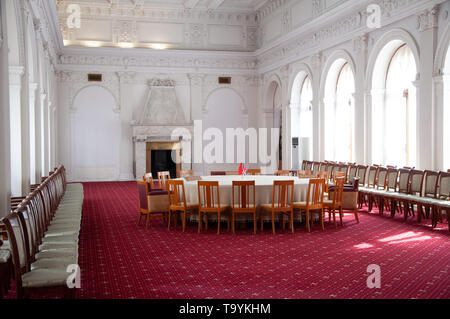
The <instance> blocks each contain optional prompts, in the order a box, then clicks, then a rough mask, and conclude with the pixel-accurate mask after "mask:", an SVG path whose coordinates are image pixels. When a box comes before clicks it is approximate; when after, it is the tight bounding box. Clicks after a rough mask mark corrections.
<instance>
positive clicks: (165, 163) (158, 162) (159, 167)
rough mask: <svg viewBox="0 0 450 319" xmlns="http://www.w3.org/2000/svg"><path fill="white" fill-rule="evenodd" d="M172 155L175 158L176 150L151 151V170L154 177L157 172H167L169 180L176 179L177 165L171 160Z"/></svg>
mask: <svg viewBox="0 0 450 319" xmlns="http://www.w3.org/2000/svg"><path fill="white" fill-rule="evenodd" d="M172 154H173V156H174V158H175V157H176V150H152V151H151V165H152V167H151V170H152V175H153V176H154V177H156V176H158V172H162V171H169V172H170V178H176V177H177V165H176V163H175V162H174V161H173V160H172Z"/></svg>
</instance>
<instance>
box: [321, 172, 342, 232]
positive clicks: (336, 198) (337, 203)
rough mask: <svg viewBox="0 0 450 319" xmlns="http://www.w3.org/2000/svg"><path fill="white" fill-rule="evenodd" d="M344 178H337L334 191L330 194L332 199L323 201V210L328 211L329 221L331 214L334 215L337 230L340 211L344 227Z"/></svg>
mask: <svg viewBox="0 0 450 319" xmlns="http://www.w3.org/2000/svg"><path fill="white" fill-rule="evenodd" d="M344 182H345V178H344V177H338V178H336V183H335V184H334V186H333V189H332V191H331V192H330V198H329V199H327V200H325V199H324V200H323V208H324V209H326V210H328V221H330V220H331V214H333V223H334V227H335V228H336V227H337V225H336V210H339V218H340V221H341V226H342V225H343V222H342V217H343V212H342V194H343V192H344Z"/></svg>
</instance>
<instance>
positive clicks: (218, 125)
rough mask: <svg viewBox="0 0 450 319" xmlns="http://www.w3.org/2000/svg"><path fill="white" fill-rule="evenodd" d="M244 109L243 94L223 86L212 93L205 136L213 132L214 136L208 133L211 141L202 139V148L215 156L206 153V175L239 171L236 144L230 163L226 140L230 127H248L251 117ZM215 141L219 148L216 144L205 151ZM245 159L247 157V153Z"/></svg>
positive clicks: (204, 130) (207, 105)
mask: <svg viewBox="0 0 450 319" xmlns="http://www.w3.org/2000/svg"><path fill="white" fill-rule="evenodd" d="M243 110H245V105H244V101H243V99H242V97H241V96H240V95H239V94H238V93H237V92H236V91H235V90H233V89H231V88H220V89H217V90H215V91H213V92H212V93H211V94H210V95H209V97H208V99H207V101H206V113H205V114H204V118H203V132H204V134H205V133H206V135H209V134H213V135H214V137H212V136H209V137H211V139H210V140H204V141H203V149H204V150H205V153H207V154H211V155H213V156H212V158H207V157H205V156H204V158H203V159H204V165H203V169H204V174H209V173H210V172H211V171H213V170H219V171H224V170H225V171H237V167H238V165H239V163H238V162H237V143H235V148H234V157H233V161H232V162H231V161H230V162H227V152H226V140H225V139H226V130H227V128H232V129H236V128H242V129H244V130H246V129H247V125H248V119H247V116H246V115H245V114H244V111H243ZM204 136H205V135H204ZM209 137H208V138H209ZM213 141H215V145H216V146H217V147H214V151H212V152H209V151H206V149H207V148H208V149H210V148H209V147H210V146H211V145H212V144H211V143H213ZM208 145H209V146H208ZM247 149H248V147H247ZM246 158H248V156H247V154H246Z"/></svg>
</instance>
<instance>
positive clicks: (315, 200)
mask: <svg viewBox="0 0 450 319" xmlns="http://www.w3.org/2000/svg"><path fill="white" fill-rule="evenodd" d="M324 189H325V180H324V179H321V178H320V179H319V178H316V179H310V180H309V184H308V193H307V195H306V200H305V201H304V202H296V203H294V210H299V211H300V212H301V211H305V216H306V221H305V223H306V229H307V230H308V232H310V231H311V228H310V213H312V212H313V211H320V222H321V224H322V230H324V229H325V227H324V224H323V218H324V216H323V215H324V214H323V193H324ZM312 220H313V219H312V218H311V222H312Z"/></svg>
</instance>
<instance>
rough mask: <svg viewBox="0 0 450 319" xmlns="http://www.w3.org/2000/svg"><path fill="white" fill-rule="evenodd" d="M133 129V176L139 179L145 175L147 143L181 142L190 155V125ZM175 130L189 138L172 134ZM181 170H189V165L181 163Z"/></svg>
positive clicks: (191, 131) (147, 126)
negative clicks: (184, 132) (180, 131)
mask: <svg viewBox="0 0 450 319" xmlns="http://www.w3.org/2000/svg"><path fill="white" fill-rule="evenodd" d="M132 127H133V145H134V159H133V163H134V165H133V166H134V175H135V178H137V179H140V177H141V176H143V175H144V174H145V173H146V162H147V143H148V142H183V143H181V147H182V149H181V151H182V152H183V147H190V149H191V153H192V136H193V130H194V126H193V125H192V124H185V125H180V124H173V125H170V124H164V125H136V124H133V123H132ZM177 129H184V130H185V131H188V132H189V133H190V136H182V135H179V134H176V133H175V134H173V133H174V131H175V130H177ZM181 169H183V170H185V169H191V164H190V163H182V164H181Z"/></svg>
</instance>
